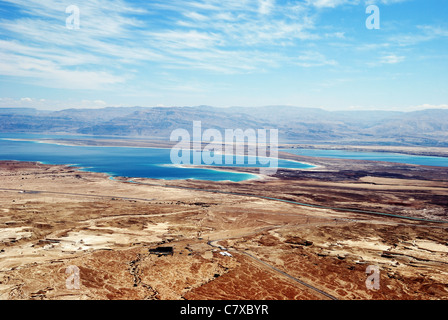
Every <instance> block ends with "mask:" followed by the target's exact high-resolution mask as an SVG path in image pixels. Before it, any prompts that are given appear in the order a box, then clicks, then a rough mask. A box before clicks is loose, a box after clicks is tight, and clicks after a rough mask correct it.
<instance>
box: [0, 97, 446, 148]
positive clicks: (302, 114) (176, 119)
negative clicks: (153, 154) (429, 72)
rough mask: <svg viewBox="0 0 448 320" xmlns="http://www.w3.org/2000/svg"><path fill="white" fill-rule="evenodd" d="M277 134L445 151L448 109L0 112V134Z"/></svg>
mask: <svg viewBox="0 0 448 320" xmlns="http://www.w3.org/2000/svg"><path fill="white" fill-rule="evenodd" d="M193 121H201V122H202V126H203V129H207V128H215V129H218V130H221V131H224V130H225V129H238V128H239V129H243V130H245V129H249V128H252V129H269V128H275V129H279V134H280V139H281V140H282V141H283V142H294V143H330V144H331V143H336V144H341V143H345V144H365V145H368V144H384V145H428V146H447V147H448V110H443V109H433V110H423V111H415V112H394V111H326V110H323V109H318V108H298V107H291V106H266V107H260V108H244V107H231V108H214V107H211V106H199V107H171V108H159V107H154V108H143V107H129V108H126V107H121V108H104V109H93V110H92V109H67V110H62V111H56V112H44V111H38V110H35V109H14V108H9V109H0V132H16V133H17V132H22V133H70V134H88V135H103V136H104V135H105V136H126V137H148V138H157V139H163V140H168V139H169V137H170V134H171V132H172V131H173V130H175V129H179V128H183V129H187V130H189V131H191V129H192V125H193Z"/></svg>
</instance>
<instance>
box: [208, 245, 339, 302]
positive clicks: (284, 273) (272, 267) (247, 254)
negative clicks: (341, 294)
mask: <svg viewBox="0 0 448 320" xmlns="http://www.w3.org/2000/svg"><path fill="white" fill-rule="evenodd" d="M221 240H223V239H220V240H214V241H208V242H207V244H208V245H209V246H212V247H215V248H219V249H220V250H227V249H226V248H224V247H222V246H220V245H218V244H214V242H219V241H221ZM229 251H235V252H238V253H240V254H244V255H245V256H247V257H249V258H251V259H252V260H254V261H256V262H258V263H260V264H262V265H263V266H264V267H267V268H269V269H271V270H273V271H275V272H276V273H279V274H281V275H282V276H284V277H287V278H289V279H291V280H293V281H295V282H297V283H299V284H300V285H302V286H305V287H306V288H308V289H311V291H314V292H315V293H318V294H320V295H322V296H324V297H325V298H327V299H331V300H338V299H337V298H336V297H335V296H333V295H331V294H329V293H328V292H325V291H323V290H320V289H318V288H316V287H315V286H313V285H310V284H308V283H306V282H304V281H302V280H300V279H297V278H295V277H293V276H291V275H290V274H288V273H286V272H284V271H282V270H280V269H278V268H276V267H274V266H272V265H270V264H269V263H267V262H264V261H262V260H260V259H258V258H257V257H255V256H253V255H251V254H250V253H247V252H242V251H238V250H236V249H235V248H232V250H229Z"/></svg>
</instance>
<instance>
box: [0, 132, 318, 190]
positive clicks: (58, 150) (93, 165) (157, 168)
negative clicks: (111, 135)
mask: <svg viewBox="0 0 448 320" xmlns="http://www.w3.org/2000/svg"><path fill="white" fill-rule="evenodd" d="M96 138H98V137H96ZM3 139H80V137H77V136H63V135H51V136H50V135H31V134H0V160H17V161H33V162H35V161H39V162H42V163H46V164H64V165H75V166H78V167H82V168H83V170H86V171H93V172H102V173H107V174H110V175H111V176H120V177H136V178H152V179H165V180H183V179H196V180H209V181H225V180H230V181H235V182H238V181H244V180H248V179H253V178H256V176H255V175H252V174H246V173H236V172H227V171H219V170H211V169H200V168H182V167H176V166H173V165H172V164H171V160H170V152H171V150H170V149H153V148H127V147H90V146H63V145H57V144H49V143H39V142H34V141H11V140H3ZM234 163H236V159H235V160H234ZM245 163H246V164H245V165H227V166H229V167H230V166H240V167H251V166H252V167H253V165H249V164H247V163H248V161H247V159H246V162H245ZM257 163H258V162H257ZM223 166H226V165H223ZM260 166H261V165H260ZM268 166H269V165H268ZM279 167H281V168H302V169H303V168H310V167H312V166H309V165H306V164H302V163H299V162H295V161H287V160H279Z"/></svg>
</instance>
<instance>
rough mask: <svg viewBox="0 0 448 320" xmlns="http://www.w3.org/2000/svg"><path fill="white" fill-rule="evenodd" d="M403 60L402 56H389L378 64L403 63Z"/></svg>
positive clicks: (384, 57)
mask: <svg viewBox="0 0 448 320" xmlns="http://www.w3.org/2000/svg"><path fill="white" fill-rule="evenodd" d="M405 58H406V57H404V56H397V55H395V54H390V55H386V56H383V57H382V58H381V59H380V63H385V64H395V63H400V62H403V61H404V60H405Z"/></svg>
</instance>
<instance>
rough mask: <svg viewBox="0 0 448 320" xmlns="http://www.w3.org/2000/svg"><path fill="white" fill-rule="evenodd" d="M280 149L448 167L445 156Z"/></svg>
mask: <svg viewBox="0 0 448 320" xmlns="http://www.w3.org/2000/svg"><path fill="white" fill-rule="evenodd" d="M280 151H284V152H288V153H292V154H297V155H301V156H308V157H322V158H335V159H353V160H369V161H387V162H394V163H404V164H416V165H425V166H436V167H448V158H445V157H429V156H414V155H408V154H400V153H390V152H364V151H362V152H361V151H346V150H321V149H282V150H280Z"/></svg>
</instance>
